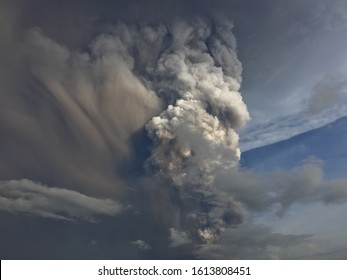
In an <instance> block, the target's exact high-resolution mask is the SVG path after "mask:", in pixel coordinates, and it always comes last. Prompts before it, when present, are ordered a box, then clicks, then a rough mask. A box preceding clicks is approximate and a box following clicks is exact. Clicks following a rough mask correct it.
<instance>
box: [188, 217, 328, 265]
mask: <svg viewBox="0 0 347 280" xmlns="http://www.w3.org/2000/svg"><path fill="white" fill-rule="evenodd" d="M325 249H326V248H324V249H322V247H321V246H319V244H317V243H314V242H312V240H311V236H309V235H293V234H280V233H273V232H271V230H270V229H268V228H267V227H264V226H261V225H254V224H248V223H246V224H243V225H241V226H239V227H238V228H235V229H228V230H227V231H226V232H225V233H223V235H222V238H221V241H220V242H217V243H215V244H209V245H203V246H201V247H200V248H198V249H197V250H196V252H195V254H196V255H197V257H198V258H202V259H236V260H237V259H253V260H259V259H266V260H269V259H272V260H274V259H302V258H308V259H310V258H312V256H313V255H315V254H318V253H321V252H322V251H324V250H325Z"/></svg>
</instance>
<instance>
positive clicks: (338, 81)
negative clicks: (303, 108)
mask: <svg viewBox="0 0 347 280" xmlns="http://www.w3.org/2000/svg"><path fill="white" fill-rule="evenodd" d="M346 86H347V77H344V76H343V75H341V74H340V75H339V74H335V75H334V76H331V77H327V78H326V79H324V80H323V81H321V82H319V83H317V84H316V85H315V86H314V88H313V92H312V95H311V96H310V98H309V99H308V101H307V112H308V113H309V114H317V113H320V112H321V111H323V110H325V109H329V108H331V107H333V106H336V105H337V104H338V103H340V102H344V99H345V97H346V90H347V88H346Z"/></svg>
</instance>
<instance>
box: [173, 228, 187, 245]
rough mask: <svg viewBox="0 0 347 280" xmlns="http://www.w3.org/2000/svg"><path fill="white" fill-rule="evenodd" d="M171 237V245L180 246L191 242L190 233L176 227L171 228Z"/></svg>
mask: <svg viewBox="0 0 347 280" xmlns="http://www.w3.org/2000/svg"><path fill="white" fill-rule="evenodd" d="M169 233H170V236H169V239H170V241H171V244H170V247H179V246H182V245H186V244H189V243H190V242H191V241H190V239H189V237H188V234H187V233H186V232H184V231H178V230H176V229H174V228H170V229H169Z"/></svg>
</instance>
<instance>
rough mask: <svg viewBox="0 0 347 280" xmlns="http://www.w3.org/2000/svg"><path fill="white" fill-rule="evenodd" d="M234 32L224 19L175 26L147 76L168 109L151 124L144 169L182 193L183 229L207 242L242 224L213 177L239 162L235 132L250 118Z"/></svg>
mask: <svg viewBox="0 0 347 280" xmlns="http://www.w3.org/2000/svg"><path fill="white" fill-rule="evenodd" d="M231 30H232V24H231V23H230V22H229V21H226V20H225V21H219V22H214V23H209V22H206V21H204V20H203V19H202V18H196V19H194V20H190V21H187V20H176V21H175V22H174V23H173V24H172V25H170V26H169V27H168V28H167V30H166V32H167V34H168V35H170V41H169V42H168V43H166V44H167V46H166V47H165V48H164V49H162V51H161V54H160V56H159V57H158V61H157V63H156V65H155V66H154V67H150V68H148V70H147V71H146V74H147V75H148V76H149V77H150V81H153V82H152V86H153V88H154V90H155V91H156V92H157V93H158V94H159V95H160V96H162V97H163V98H164V99H166V100H167V103H169V105H168V107H167V108H166V110H164V111H163V112H162V113H161V114H160V115H159V116H156V117H154V118H153V119H152V120H151V121H150V122H149V123H148V124H147V125H146V129H147V131H148V134H149V137H150V138H151V140H152V141H153V143H154V145H153V149H152V151H151V156H150V158H149V160H148V161H147V167H148V169H149V170H151V171H153V170H154V171H153V172H154V173H156V174H157V175H158V176H160V177H162V178H163V179H164V180H166V181H167V182H168V184H169V187H171V188H173V192H174V193H178V198H177V201H176V202H175V203H176V204H177V207H178V208H179V210H178V209H177V211H179V212H180V213H179V214H178V215H179V217H178V221H177V226H178V229H179V230H181V229H183V230H188V231H189V234H190V237H191V238H192V239H194V240H195V241H196V240H199V241H198V242H204V243H206V242H207V243H209V242H213V241H215V239H216V238H218V235H219V234H220V232H221V231H223V230H224V228H225V227H228V226H230V225H234V224H237V223H239V222H240V220H241V216H240V209H239V208H238V205H237V204H236V203H234V202H233V201H232V200H231V199H228V198H222V197H220V196H219V195H218V194H217V192H215V190H214V176H215V171H216V170H217V169H219V168H225V169H229V168H233V167H236V166H237V164H238V161H239V159H240V150H239V148H238V135H237V133H236V131H235V129H237V128H239V127H241V126H242V125H243V124H244V123H245V122H246V120H247V119H248V118H249V115H248V112H247V109H246V106H245V104H244V103H243V101H242V98H241V95H240V93H239V92H238V90H239V88H240V82H241V64H240V62H239V61H238V60H237V58H236V50H235V48H236V43H235V38H234V37H233V35H232V33H231ZM161 41H162V40H161ZM192 225H193V226H192Z"/></svg>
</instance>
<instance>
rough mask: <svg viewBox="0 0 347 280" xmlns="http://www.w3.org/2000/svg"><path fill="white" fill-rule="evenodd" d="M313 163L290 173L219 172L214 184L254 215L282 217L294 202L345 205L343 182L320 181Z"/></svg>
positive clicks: (318, 169) (346, 187)
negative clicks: (273, 213)
mask: <svg viewBox="0 0 347 280" xmlns="http://www.w3.org/2000/svg"><path fill="white" fill-rule="evenodd" d="M323 175H324V174H323V170H322V167H321V166H320V163H319V162H317V161H308V162H306V163H304V164H303V165H302V166H300V167H297V168H296V169H294V170H293V171H277V172H268V173H261V174H258V173H254V172H252V171H232V172H230V171H229V172H228V173H224V172H222V173H220V176H217V180H216V184H217V186H218V187H219V188H220V190H221V191H223V192H226V193H227V194H229V195H231V196H232V197H233V198H234V199H236V200H237V201H239V202H240V203H241V204H242V205H243V206H244V207H246V208H247V209H249V210H250V211H252V212H254V213H261V212H267V211H276V212H277V214H278V215H280V216H283V215H284V214H285V213H286V212H287V210H288V209H289V208H290V207H291V206H292V205H294V204H295V203H301V204H305V203H313V202H323V203H325V204H343V203H347V180H346V179H339V180H330V181H326V180H324V179H323Z"/></svg>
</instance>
